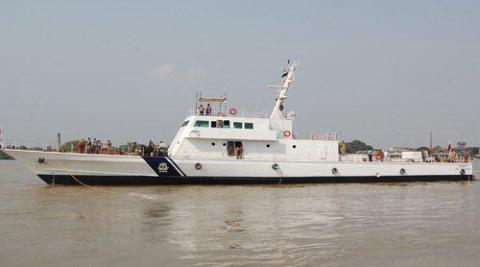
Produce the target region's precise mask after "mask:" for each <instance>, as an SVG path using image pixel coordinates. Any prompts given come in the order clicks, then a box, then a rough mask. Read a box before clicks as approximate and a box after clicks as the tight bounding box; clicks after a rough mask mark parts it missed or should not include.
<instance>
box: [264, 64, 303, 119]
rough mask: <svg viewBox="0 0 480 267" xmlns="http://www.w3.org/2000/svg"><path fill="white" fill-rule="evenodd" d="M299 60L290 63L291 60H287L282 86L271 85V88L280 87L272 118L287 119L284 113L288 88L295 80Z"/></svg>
mask: <svg viewBox="0 0 480 267" xmlns="http://www.w3.org/2000/svg"><path fill="white" fill-rule="evenodd" d="M297 66H298V62H296V61H294V62H293V63H290V60H289V59H288V60H287V66H286V67H285V71H284V72H283V73H282V83H283V84H282V85H281V86H269V87H270V88H275V89H278V96H277V98H276V99H275V106H274V107H273V111H272V114H271V115H270V119H285V117H284V115H283V108H284V103H285V101H286V100H287V98H288V96H287V93H288V89H289V88H290V84H291V83H292V82H294V81H295V70H296V69H297Z"/></svg>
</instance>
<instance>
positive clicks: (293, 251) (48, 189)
mask: <svg viewBox="0 0 480 267" xmlns="http://www.w3.org/2000/svg"><path fill="white" fill-rule="evenodd" d="M474 169H480V162H478V161H477V162H475V163H474ZM476 175H477V177H480V173H477V174H476ZM479 224H480V183H479V182H435V183H401V184H306V185H305V184H303V185H288V186H287V185H269V186H261V185H256V186H150V187H135V186H130V187H94V188H87V187H83V186H47V185H45V184H44V183H43V182H42V181H41V180H40V179H38V178H37V177H35V176H34V175H33V174H32V173H30V172H29V171H28V170H25V169H23V168H22V167H21V166H19V165H18V163H17V162H15V161H0V266H137V267H138V266H320V265H321V266H480V225H479Z"/></svg>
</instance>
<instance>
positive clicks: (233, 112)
mask: <svg viewBox="0 0 480 267" xmlns="http://www.w3.org/2000/svg"><path fill="white" fill-rule="evenodd" d="M228 114H230V115H232V116H235V115H237V109H236V108H231V109H229V110H228Z"/></svg>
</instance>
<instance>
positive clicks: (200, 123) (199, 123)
mask: <svg viewBox="0 0 480 267" xmlns="http://www.w3.org/2000/svg"><path fill="white" fill-rule="evenodd" d="M208 124H209V123H208V121H196V122H195V127H206V128H208Z"/></svg>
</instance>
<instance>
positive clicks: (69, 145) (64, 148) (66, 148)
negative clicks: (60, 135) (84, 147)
mask: <svg viewBox="0 0 480 267" xmlns="http://www.w3.org/2000/svg"><path fill="white" fill-rule="evenodd" d="M79 142H80V140H71V141H68V142H66V143H64V144H63V145H61V146H60V149H59V150H60V152H72V151H75V148H76V147H77V145H78V143H79Z"/></svg>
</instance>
